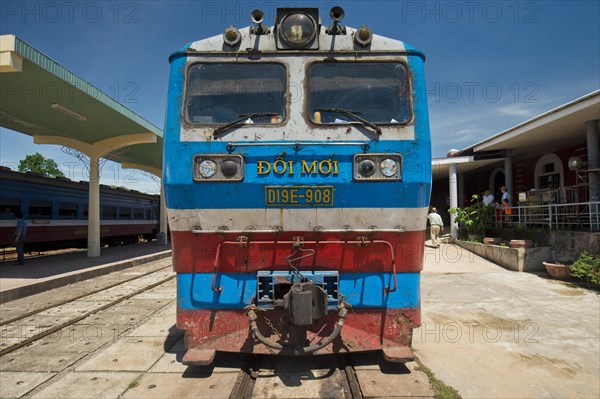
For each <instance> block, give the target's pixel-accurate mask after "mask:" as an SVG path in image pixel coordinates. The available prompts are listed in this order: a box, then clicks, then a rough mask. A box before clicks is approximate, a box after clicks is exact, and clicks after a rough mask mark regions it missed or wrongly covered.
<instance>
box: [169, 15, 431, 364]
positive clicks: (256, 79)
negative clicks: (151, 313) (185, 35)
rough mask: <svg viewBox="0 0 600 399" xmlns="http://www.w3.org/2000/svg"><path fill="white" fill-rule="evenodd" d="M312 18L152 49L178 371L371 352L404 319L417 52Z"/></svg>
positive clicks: (415, 218)
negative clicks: (161, 108) (235, 361)
mask: <svg viewBox="0 0 600 399" xmlns="http://www.w3.org/2000/svg"><path fill="white" fill-rule="evenodd" d="M343 15H344V11H343V10H342V9H341V8H340V7H334V8H332V9H331V11H330V16H331V18H332V20H333V22H332V23H331V25H329V26H321V24H320V18H319V15H318V9H316V8H280V9H277V15H276V18H275V24H274V26H272V27H271V26H267V25H265V23H264V22H263V13H262V12H261V11H260V10H255V11H254V12H253V13H252V16H251V19H252V21H253V25H252V26H250V27H247V28H244V29H239V30H238V29H236V28H235V27H232V26H230V27H228V28H226V29H225V31H224V32H223V34H221V35H218V36H214V37H210V38H208V39H205V40H200V41H197V42H193V43H190V44H188V45H187V46H185V47H184V48H183V49H182V50H180V51H178V52H176V53H174V54H173V55H171V57H170V62H171V75H170V84H169V97H168V98H169V100H168V112H167V121H166V129H165V131H166V133H165V150H164V151H165V152H164V157H165V158H164V159H165V162H164V165H165V166H164V185H165V193H166V200H167V208H168V218H169V224H170V229H171V237H172V246H173V265H174V269H175V271H176V272H177V290H178V311H177V326H178V327H179V328H180V329H183V330H185V331H186V346H187V352H186V355H185V356H184V359H183V362H184V363H185V364H197V365H198V364H209V363H210V362H212V360H213V358H214V355H215V352H216V351H229V352H247V353H274V354H291V355H303V354H309V353H311V354H329V353H347V352H354V351H366V350H382V351H383V354H384V356H385V358H386V359H388V360H390V361H399V362H402V361H408V360H411V359H412V358H413V355H412V352H411V351H410V344H411V336H412V330H413V328H415V327H418V326H419V325H420V295H419V283H420V271H421V269H422V262H423V242H424V240H425V226H426V215H427V210H428V205H429V195H430V187H431V173H430V164H431V143H430V138H429V122H428V111H427V102H426V96H425V84H424V72H423V62H424V56H423V54H422V53H420V52H418V51H416V50H414V49H413V48H411V47H410V46H408V45H407V44H405V43H403V42H400V41H397V40H393V39H390V38H386V37H382V36H378V35H374V34H373V33H372V31H371V30H370V29H369V28H368V27H366V26H362V27H360V28H358V29H354V28H350V27H346V26H344V25H343V23H342V18H343Z"/></svg>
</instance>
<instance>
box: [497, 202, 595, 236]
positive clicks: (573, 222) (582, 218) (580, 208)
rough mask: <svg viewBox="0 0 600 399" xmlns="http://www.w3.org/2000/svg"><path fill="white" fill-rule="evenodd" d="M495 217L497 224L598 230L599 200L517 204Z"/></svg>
mask: <svg viewBox="0 0 600 399" xmlns="http://www.w3.org/2000/svg"><path fill="white" fill-rule="evenodd" d="M508 209H511V210H512V214H510V215H508V214H506V213H504V212H503V213H502V215H501V217H499V218H498V217H497V218H496V224H497V225H499V226H507V227H515V226H519V225H520V226H524V227H527V226H540V225H544V226H548V227H549V228H550V229H558V228H562V229H564V228H568V227H571V226H577V227H579V228H580V229H581V228H585V229H586V230H589V231H600V201H589V202H567V203H546V204H536V205H519V206H513V207H510V208H508Z"/></svg>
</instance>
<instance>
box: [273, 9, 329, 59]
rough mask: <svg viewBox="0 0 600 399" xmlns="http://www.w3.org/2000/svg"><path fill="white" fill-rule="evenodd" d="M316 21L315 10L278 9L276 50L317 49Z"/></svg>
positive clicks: (317, 30)
mask: <svg viewBox="0 0 600 399" xmlns="http://www.w3.org/2000/svg"><path fill="white" fill-rule="evenodd" d="M318 21H319V10H318V9H316V8H278V9H277V20H276V29H277V48H279V49H290V48H292V49H318V48H319V41H318V40H317V37H318V33H319V24H318Z"/></svg>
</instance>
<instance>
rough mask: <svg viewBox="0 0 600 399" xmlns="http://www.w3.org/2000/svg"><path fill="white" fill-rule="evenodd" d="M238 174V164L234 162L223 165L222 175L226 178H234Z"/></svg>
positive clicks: (225, 162)
mask: <svg viewBox="0 0 600 399" xmlns="http://www.w3.org/2000/svg"><path fill="white" fill-rule="evenodd" d="M237 172H238V164H237V163H235V162H234V161H232V160H227V161H223V163H222V164H221V173H223V176H225V177H233V176H235V175H236V173H237Z"/></svg>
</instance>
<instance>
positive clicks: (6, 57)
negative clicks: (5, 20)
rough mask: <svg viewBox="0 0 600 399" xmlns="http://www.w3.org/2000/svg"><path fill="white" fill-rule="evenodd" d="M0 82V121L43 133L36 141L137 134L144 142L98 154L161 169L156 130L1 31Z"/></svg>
mask: <svg viewBox="0 0 600 399" xmlns="http://www.w3.org/2000/svg"><path fill="white" fill-rule="evenodd" d="M0 82H1V86H2V95H1V96H0V125H1V126H3V127H6V128H8V129H12V130H15V131H18V132H21V133H25V134H28V135H30V136H34V138H35V137H36V136H38V137H39V136H45V140H44V141H41V142H49V141H53V138H54V137H55V138H57V143H60V141H61V139H68V142H71V140H77V141H78V142H81V143H87V144H94V143H98V142H102V141H103V140H105V141H110V139H115V140H118V139H119V137H120V136H121V137H122V138H123V139H125V140H127V137H126V136H129V135H137V138H138V141H137V143H139V142H142V141H143V142H145V143H147V144H135V145H131V146H127V147H125V148H126V149H124V150H119V151H117V152H115V153H112V154H111V153H108V154H106V155H102V156H103V157H104V158H107V159H110V160H113V161H116V162H119V163H129V164H135V165H139V166H141V167H147V169H149V170H153V171H160V169H161V168H162V144H163V132H162V130H161V129H159V128H158V127H156V126H154V125H153V124H151V123H150V122H148V121H147V120H145V119H144V118H142V117H141V116H139V115H137V114H136V113H134V112H133V111H131V110H130V109H128V108H127V107H125V106H124V105H122V104H120V103H119V102H117V101H115V100H114V99H113V98H111V97H110V96H108V95H106V94H105V93H103V92H102V91H100V90H98V89H97V88H96V87H94V86H93V85H92V84H90V83H88V82H86V81H85V80H83V79H81V78H80V77H78V76H76V75H75V74H73V73H72V72H70V71H69V70H67V69H66V68H65V67H63V66H62V65H60V64H59V63H57V62H56V61H54V60H53V59H51V58H50V57H48V56H47V55H45V54H43V53H41V52H40V51H38V50H36V49H35V48H33V47H31V46H30V45H29V44H27V43H25V42H24V41H22V40H21V39H19V38H18V37H15V36H13V35H5V36H0ZM143 134H145V135H143ZM140 137H145V138H144V139H143V140H141V139H140ZM150 141H154V142H153V143H150ZM84 147H85V145H84ZM74 148H75V149H78V150H80V151H81V149H80V148H77V147H76V146H74ZM82 148H83V147H82ZM82 152H84V151H82ZM117 153H118V154H117Z"/></svg>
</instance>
